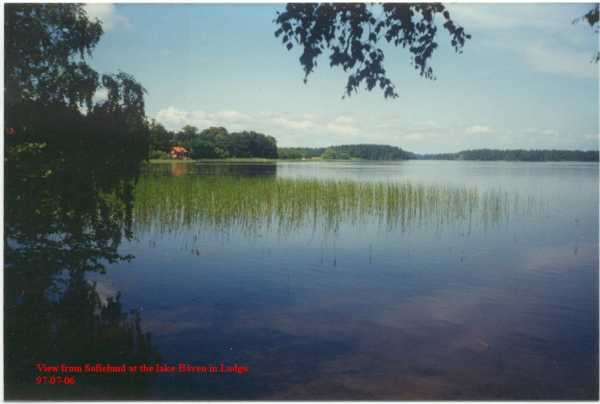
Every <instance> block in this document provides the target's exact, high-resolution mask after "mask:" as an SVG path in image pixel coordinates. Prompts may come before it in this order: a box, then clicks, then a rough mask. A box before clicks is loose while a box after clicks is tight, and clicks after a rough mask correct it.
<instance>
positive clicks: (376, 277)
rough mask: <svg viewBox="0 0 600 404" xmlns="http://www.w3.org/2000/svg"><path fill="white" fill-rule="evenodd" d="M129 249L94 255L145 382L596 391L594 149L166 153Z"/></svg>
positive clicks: (412, 391) (589, 395)
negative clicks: (220, 368) (187, 159)
mask: <svg viewBox="0 0 600 404" xmlns="http://www.w3.org/2000/svg"><path fill="white" fill-rule="evenodd" d="M133 197H134V199H133V211H132V217H131V234H130V236H131V237H130V238H129V239H127V238H124V239H123V240H122V242H121V244H120V247H119V252H120V253H122V254H124V255H131V259H130V260H128V261H119V262H115V263H114V264H112V265H109V266H108V267H107V270H106V273H105V274H99V273H97V274H96V273H88V274H87V275H86V279H87V280H88V282H95V283H96V291H97V292H98V294H99V296H100V299H101V300H102V301H107V299H109V298H110V297H115V296H116V295H117V294H119V296H120V302H121V303H122V305H123V308H124V310H136V312H137V313H139V316H140V319H141V322H140V325H141V329H142V330H143V332H149V333H150V334H151V341H152V344H153V345H154V347H155V348H156V350H157V351H158V352H159V353H160V357H161V363H166V364H179V363H188V364H193V365H208V364H215V365H219V364H221V363H223V364H225V365H234V364H238V365H240V366H244V367H247V368H248V371H247V372H246V373H241V374H163V375H160V376H158V377H156V378H154V379H153V380H152V382H151V383H150V384H149V385H148V386H147V388H146V389H145V390H144V391H143V393H140V394H139V395H138V396H137V397H138V398H140V399H144V398H145V399H148V398H153V399H166V398H171V399H194V398H195V399H295V400H299V399H309V400H311V399H319V400H328V399H343V400H359V399H431V400H436V399H446V400H448V399H541V398H543V399H566V398H569V399H594V400H595V399H598V165H597V164H586V163H520V162H458V161H451V162H443V161H406V162H390V163H384V162H353V161H352V162H290V163H281V162H279V163H276V164H275V163H272V164H271V163H264V164H260V163H200V164H199V163H173V164H151V165H148V166H146V167H145V168H144V170H143V173H142V175H141V177H140V178H139V180H138V182H137V184H136V186H135V189H134V192H133Z"/></svg>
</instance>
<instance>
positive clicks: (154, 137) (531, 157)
mask: <svg viewBox="0 0 600 404" xmlns="http://www.w3.org/2000/svg"><path fill="white" fill-rule="evenodd" d="M149 126H150V127H149V129H150V130H149V132H150V158H153V159H165V158H169V157H170V155H169V153H170V151H171V149H172V148H173V147H174V146H183V147H185V148H186V154H185V156H186V157H187V158H192V159H219V158H221V159H222V158H270V159H275V158H279V159H286V160H306V159H321V160H351V159H354V160H478V161H598V151H597V150H593V151H581V150H522V149H515V150H495V149H477V150H465V151H461V152H457V153H441V154H417V153H412V152H409V151H406V150H403V149H401V148H399V147H396V146H389V145H378V144H350V145H338V146H330V147H277V141H276V139H275V138H274V137H272V136H268V135H265V134H262V133H258V132H254V131H240V132H228V131H227V129H225V128H223V127H211V128H208V129H204V130H202V131H199V130H198V128H196V127H194V126H190V125H187V126H184V127H183V128H182V129H181V130H179V131H176V132H175V131H169V130H167V129H166V128H165V127H164V126H163V125H161V124H160V123H156V122H152V123H151V124H150V125H149Z"/></svg>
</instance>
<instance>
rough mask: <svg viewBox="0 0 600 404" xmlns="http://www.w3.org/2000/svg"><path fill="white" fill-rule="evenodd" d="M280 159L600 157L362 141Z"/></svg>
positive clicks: (296, 151) (286, 152)
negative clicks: (414, 148) (423, 149)
mask: <svg viewBox="0 0 600 404" xmlns="http://www.w3.org/2000/svg"><path fill="white" fill-rule="evenodd" d="M278 153H279V154H278V155H279V158H280V159H292V160H294V159H295V160H299V159H316V158H321V159H324V160H344V159H362V160H476V161H598V160H599V157H598V155H599V153H598V151H597V150H587V151H585V150H556V149H551V150H548V149H539V150H523V149H508V150H500V149H474V150H464V151H460V152H457V153H438V154H417V153H412V152H409V151H406V150H403V149H401V148H399V147H395V146H388V145H374V144H358V145H341V146H331V147H285V148H284V147H282V148H279V149H278Z"/></svg>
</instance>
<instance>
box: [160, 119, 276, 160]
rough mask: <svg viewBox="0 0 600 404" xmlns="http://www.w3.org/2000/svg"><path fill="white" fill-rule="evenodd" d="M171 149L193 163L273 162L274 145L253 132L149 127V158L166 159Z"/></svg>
mask: <svg viewBox="0 0 600 404" xmlns="http://www.w3.org/2000/svg"><path fill="white" fill-rule="evenodd" d="M173 146H182V147H185V148H186V149H187V153H186V157H189V158H193V159H220V158H221V159H222V158H231V157H233V158H240V157H241V158H248V157H261V158H277V141H276V140H275V138H274V137H272V136H267V135H264V134H262V133H258V132H254V131H241V132H231V133H230V132H228V131H227V129H225V128H222V127H211V128H208V129H204V130H203V131H202V132H199V131H198V128H196V127H194V126H190V125H186V126H184V127H183V128H182V129H181V130H180V131H178V132H172V131H169V130H167V129H165V127H164V126H162V125H161V124H159V123H156V122H152V124H151V125H150V158H154V159H161V158H168V157H169V154H168V153H169V151H170V150H171V148H172V147H173Z"/></svg>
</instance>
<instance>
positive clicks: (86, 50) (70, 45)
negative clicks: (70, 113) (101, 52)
mask: <svg viewBox="0 0 600 404" xmlns="http://www.w3.org/2000/svg"><path fill="white" fill-rule="evenodd" d="M4 35H5V43H4V51H5V62H4V63H5V64H4V69H5V84H4V85H5V87H4V91H5V97H6V98H5V101H6V102H8V103H17V102H20V101H25V100H37V101H40V102H42V103H44V104H46V103H53V102H61V103H66V104H68V105H71V106H75V105H83V104H86V105H87V106H88V107H91V103H92V97H93V95H94V92H95V91H96V88H97V86H98V73H96V72H95V71H94V70H93V69H92V68H91V67H90V66H88V65H87V64H86V63H85V58H86V56H90V55H91V52H92V50H93V49H94V48H95V46H96V44H97V43H98V41H99V40H100V37H101V35H102V26H101V24H100V23H99V22H98V21H96V22H92V21H89V20H88V18H87V16H86V13H85V10H84V9H83V7H82V6H81V5H78V4H7V5H6V7H5V23H4Z"/></svg>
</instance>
